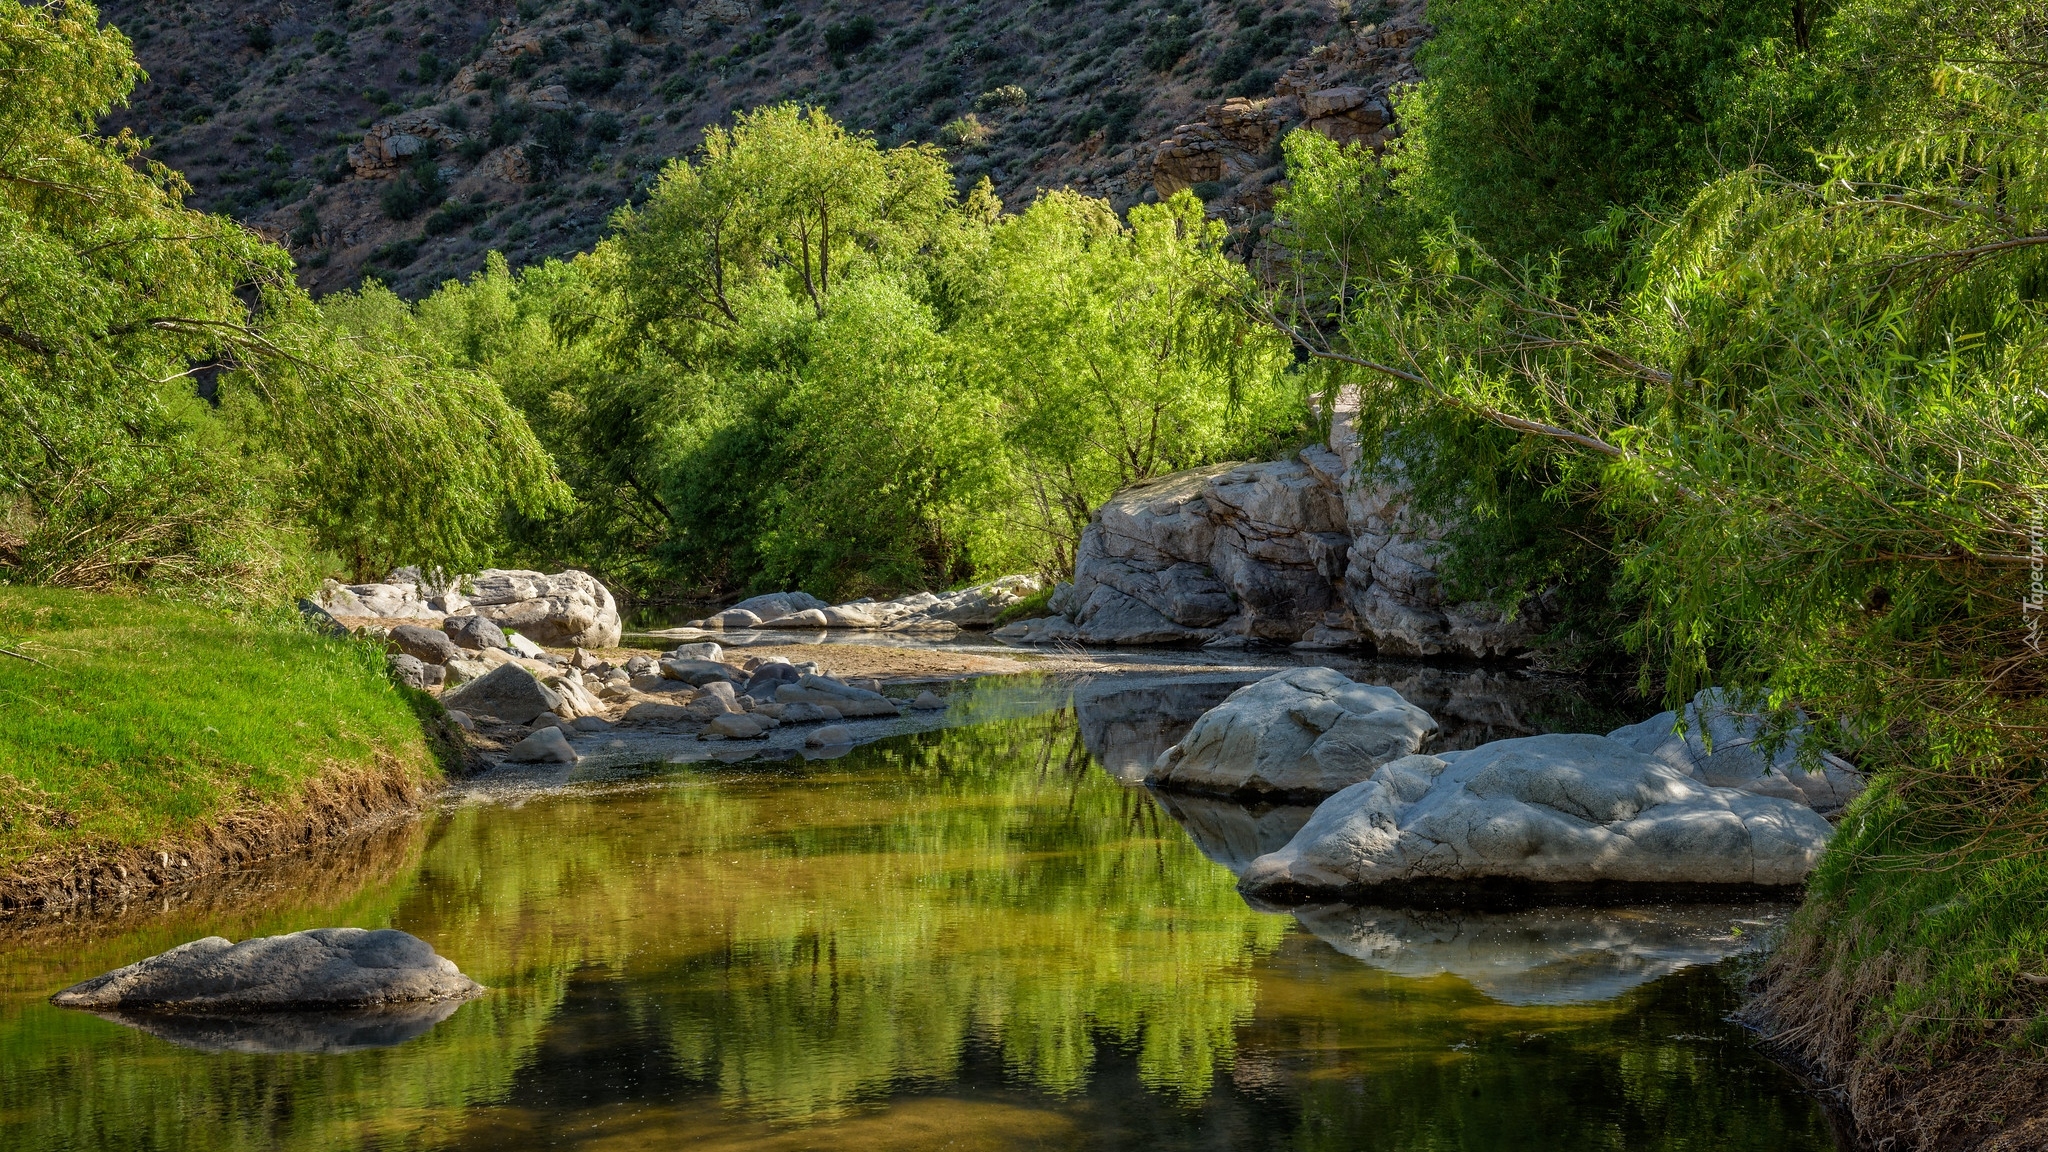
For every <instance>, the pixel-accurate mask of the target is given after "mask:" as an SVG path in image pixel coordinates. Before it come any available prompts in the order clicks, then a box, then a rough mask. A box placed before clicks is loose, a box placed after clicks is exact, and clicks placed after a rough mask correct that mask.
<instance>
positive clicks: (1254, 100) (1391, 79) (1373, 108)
mask: <svg viewBox="0 0 2048 1152" xmlns="http://www.w3.org/2000/svg"><path fill="white" fill-rule="evenodd" d="M1428 34H1429V28H1428V25H1427V24H1426V23H1425V22H1424V20H1423V5H1422V4H1420V3H1411V4H1405V5H1402V6H1400V7H1398V8H1396V9H1394V11H1393V13H1392V14H1391V15H1389V16H1388V17H1387V18H1386V19H1384V20H1383V21H1381V22H1380V23H1378V24H1372V25H1365V26H1363V27H1356V28H1353V29H1350V30H1349V34H1348V35H1344V36H1340V37H1337V38H1335V39H1333V40H1332V41H1330V42H1329V43H1327V44H1322V45H1319V46H1317V47H1316V49H1315V50H1314V51H1312V52H1310V53H1309V54H1308V55H1307V56H1306V57H1304V58H1302V59H1301V60H1298V61H1296V62H1295V64H1294V65H1293V66H1292V67H1290V68H1288V69H1287V70H1286V71H1285V72H1283V73H1281V74H1280V78H1279V80H1277V81H1276V82H1275V83H1274V85H1273V90H1272V94H1271V95H1267V96H1256V97H1246V96H1236V97H1232V98H1231V99H1228V100H1225V101H1223V102H1222V103H1220V104H1211V105H1209V106H1208V107H1206V108H1204V109H1203V110H1202V118H1201V119H1199V120H1196V121H1193V122H1191V123H1187V124H1183V125H1181V126H1180V127H1178V128H1175V129H1174V130H1173V133H1172V134H1171V135H1169V136H1168V137H1167V138H1166V139H1164V140H1162V141H1160V142H1159V143H1158V144H1156V145H1154V146H1152V147H1151V150H1150V161H1151V163H1150V176H1151V181H1152V187H1153V190H1154V191H1155V193H1156V194H1157V195H1158V196H1160V197H1162V198H1163V197H1167V196H1171V195H1173V194H1174V193H1175V192H1178V191H1180V190H1181V189H1183V188H1191V187H1195V186H1196V185H1209V186H1211V187H1210V188H1209V189H1208V190H1207V192H1208V199H1209V202H1210V204H1211V205H1212V206H1215V207H1219V208H1223V207H1234V208H1237V209H1240V210H1241V211H1243V212H1245V213H1257V212H1265V211H1270V210H1271V209H1272V207H1273V202H1274V199H1275V194H1276V192H1277V184H1278V182H1279V180H1280V179H1281V177H1282V175H1283V174H1284V173H1283V172H1282V170H1281V168H1280V166H1279V161H1280V158H1279V156H1278V154H1277V152H1276V146H1277V145H1278V143H1279V141H1280V138H1281V137H1283V136H1285V135H1286V134H1287V133H1289V132H1291V131H1293V130H1294V129H1296V128H1307V129H1308V130H1310V131H1312V132H1317V133H1320V134H1322V135H1324V136H1327V137H1329V138H1330V139H1332V140H1335V141H1336V142H1337V143H1339V144H1353V143H1356V144H1362V145H1364V146H1365V147H1368V148H1371V149H1374V150H1375V151H1377V150H1379V149H1381V148H1384V147H1385V146H1386V145H1387V143H1388V142H1390V141H1391V140H1393V138H1394V137H1395V136H1397V135H1399V134H1400V129H1399V127H1398V126H1397V125H1396V124H1395V121H1394V109H1393V93H1394V90H1395V89H1396V88H1397V87H1399V86H1400V85H1402V84H1409V83H1413V82H1414V81H1415V80H1416V79H1417V78H1418V75H1419V74H1418V73H1417V72H1416V69H1415V60H1414V58H1415V50H1416V48H1418V47H1419V46H1421V44H1422V43H1423V41H1424V40H1426V39H1427V38H1428ZM1218 186H1220V187H1218Z"/></svg>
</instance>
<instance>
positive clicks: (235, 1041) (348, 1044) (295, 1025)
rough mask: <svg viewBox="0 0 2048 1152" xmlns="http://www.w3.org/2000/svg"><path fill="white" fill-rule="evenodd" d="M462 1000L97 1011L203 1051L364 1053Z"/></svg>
mask: <svg viewBox="0 0 2048 1152" xmlns="http://www.w3.org/2000/svg"><path fill="white" fill-rule="evenodd" d="M464 1003H465V1001H462V1000H442V1001H439V1002H437V1003H432V1004H392V1005H387V1006H385V1007H382V1008H358V1009H352V1010H349V1011H340V1012H251V1013H244V1014H238V1015H208V1014H200V1013H188V1012H99V1013H95V1015H98V1016H101V1017H104V1018H105V1019H108V1020H112V1021H114V1022H115V1023H117V1024H126V1025H128V1026H129V1027H130V1028H137V1029H140V1030H142V1031H144V1032H147V1033H149V1034H150V1035H152V1036H156V1037H159V1038H161V1039H164V1040H168V1041H170V1042H171V1043H173V1044H176V1045H178V1046H179V1047H180V1048H194V1049H197V1050H199V1051H201V1052H254V1053H266V1054H274V1053H287V1052H327V1053H333V1052H362V1051H365V1050H367V1049H371V1048H389V1047H391V1046H393V1045H395V1044H403V1043H405V1042H406V1041H408V1040H412V1039H414V1038H416V1037H419V1036H422V1035H424V1034H425V1033H426V1031H427V1030H428V1029H429V1028H432V1027H433V1026H434V1025H436V1024H439V1023H440V1022H441V1021H443V1020H446V1019H447V1018H448V1017H450V1016H453V1015H454V1014H455V1011H456V1009H458V1008H461V1007H462V1005H463V1004H464Z"/></svg>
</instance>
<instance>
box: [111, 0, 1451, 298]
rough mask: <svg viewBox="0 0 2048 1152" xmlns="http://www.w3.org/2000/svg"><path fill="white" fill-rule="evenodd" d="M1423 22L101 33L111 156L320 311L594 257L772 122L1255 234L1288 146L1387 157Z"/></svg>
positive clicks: (121, 22) (413, 2) (871, 22)
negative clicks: (253, 231) (236, 225)
mask: <svg viewBox="0 0 2048 1152" xmlns="http://www.w3.org/2000/svg"><path fill="white" fill-rule="evenodd" d="M1420 11H1421V4H1420V2H1419V0H1411V2H1410V3H1409V4H1406V5H1403V6H1402V7H1401V8H1399V9H1398V10H1397V9H1395V8H1392V7H1384V6H1383V7H1379V8H1376V9H1374V10H1371V11H1363V10H1361V11H1352V10H1350V9H1349V8H1348V7H1345V6H1339V7H1332V6H1331V5H1330V4H1329V3H1327V2H1326V0H1280V2H1277V3H1263V4H1260V3H1241V4H1231V3H1216V2H1209V3H1202V2H1198V0H1167V2H1165V3H1155V4H1145V3H1137V2H1128V0H984V2H982V3H979V4H976V3H965V4H947V3H933V4H927V5H918V4H913V3H905V2H900V0H897V2H885V3H878V4H845V3H835V2H831V0H826V2H817V0H781V2H778V0H679V2H677V3H670V2H666V0H629V2H624V3H617V2H607V3H595V2H592V0H517V2H514V0H471V2H469V3H462V4H458V3H454V2H451V0H397V2H388V0H296V2H294V0H182V2H180V0H174V2H172V3H162V2H157V0H151V2H141V0H107V3H105V5H104V6H103V8H102V15H103V16H104V17H105V19H106V20H108V21H109V22H110V23H113V24H114V25H116V26H118V27H120V28H121V29H123V30H124V31H125V32H127V33H128V35H129V36H130V37H131V38H132V39H133V40H134V42H135V45H136V52H137V55H138V56H139V58H140V59H141V60H142V62H143V64H144V66H145V67H146V68H147V69H148V71H149V74H150V76H149V80H148V82H147V83H145V84H144V85H143V86H141V87H140V88H139V89H138V90H137V92H136V93H135V97H134V100H133V103H132V106H131V107H129V108H127V109H124V110H122V111H121V112H120V113H119V114H117V115H116V116H115V117H114V119H113V122H112V123H113V126H115V127H128V128H132V129H133V130H135V131H136V132H137V133H139V134H141V135H144V136H147V137H149V138H151V140H152V141H153V145H152V154H153V155H155V156H156V157H157V158H159V159H161V160H163V161H164V162H166V163H168V164H170V165H171V166H172V167H174V168H177V169H179V170H180V171H182V172H184V173H185V174H186V175H187V177H188V178H189V179H190V180H191V182H192V185H193V195H192V202H193V203H194V204H196V205H197V206H200V207H204V208H207V209H211V210H216V211H223V212H227V213H230V214H232V215H234V216H236V217H237V218H239V219H242V220H244V221H247V222H249V223H251V224H253V225H255V226H257V227H259V228H261V229H263V230H264V231H266V232H268V233H269V234H271V235H273V236H274V237H276V238H277V239H280V240H282V241H284V242H285V243H287V244H289V245H290V247H291V249H292V252H293V254H294V256H295V257H296V258H297V259H298V260H299V262H300V265H301V267H302V269H303V278H304V280H305V282H306V283H307V284H308V286H309V287H312V288H313V289H315V290H316V291H328V290H333V289H337V288H343V287H348V286H351V285H353V284H355V283H356V282H358V281H359V280H360V279H361V278H362V277H363V276H365V275H375V276H378V277H380V278H382V279H385V280H386V281H387V282H389V283H391V284H392V285H393V286H394V287H396V288H397V289H399V290H400V291H401V292H403V293H405V294H407V295H418V294H421V293H423V292H425V291H428V290H430V289H431V288H432V287H433V286H434V285H435V284H437V283H439V282H440V281H441V280H443V279H446V278H448V277H451V276H457V275H463V274H466V273H468V272H471V271H473V270H475V269H476V268H477V267H479V266H480V265H481V264H482V262H483V258H484V254H485V253H486V252H487V251H489V250H491V249H493V248H496V249H500V250H502V251H504V252H505V253H506V254H507V256H508V257H510V259H511V260H512V262H513V263H514V264H515V265H518V264H524V263H528V262H532V261H535V260H539V259H544V258H546V257H547V256H550V255H558V254H564V253H569V252H573V251H576V250H578V249H582V248H587V247H588V246H589V245H590V244H591V243H592V242H594V241H595V240H596V238H597V237H598V235H599V234H600V233H601V231H602V229H603V224H604V220H605V218H606V216H607V214H608V213H609V212H610V211H611V210H612V209H613V208H615V207H616V206H618V205H619V204H620V203H621V202H623V201H624V200H626V199H627V198H628V197H630V196H632V195H634V194H636V193H638V192H640V191H642V190H644V189H645V188H646V187H647V186H648V185H649V184H650V183H651V182H652V181H653V179H654V178H655V176H656V174H657V173H658V172H659V169H660V166H661V164H662V163H663V162H664V161H665V160H666V159H667V158H668V157H671V156H675V155H681V154H685V153H687V152H689V151H690V150H691V149H693V148H694V147H695V146H696V145H697V143H698V141H699V140H700V139H701V138H702V131H703V129H704V127H705V126H706V125H708V124H712V123H715V122H717V121H718V120H720V119H721V118H722V117H725V116H727V115H729V114H730V113H731V112H732V111H734V110H737V109H743V108H749V107H754V106H756V105H760V104H765V103H770V102H773V101H777V100H800V101H805V102H809V103H816V104H819V105H822V106H823V107H825V108H826V109H827V110H829V111H830V112H831V113H832V114H833V115H834V116H836V117H838V118H840V119H841V120H842V121H843V122H845V123H847V124H849V125H851V126H853V127H855V128H858V129H862V130H865V131H870V132H873V133H874V134H875V135H876V136H877V137H878V138H879V139H881V140H882V141H883V142H885V143H892V144H893V143H898V142H902V141H906V140H929V141H937V142H939V143H941V144H943V145H945V146H946V148H947V149H948V151H949V152H950V153H951V154H952V156H953V159H954V162H955V166H956V169H957V171H958V172H959V174H960V177H961V179H962V181H963V182H968V181H972V180H976V179H979V178H980V177H981V176H983V175H987V176H988V177H989V178H990V179H991V180H993V181H994V182H995V185H996V188H997V190H998V192H999V193H1000V194H1001V195H1002V197H1003V199H1004V201H1005V202H1006V203H1008V204H1011V205H1012V206H1021V205H1022V204H1024V203H1027V202H1028V201H1029V200H1030V198H1031V196H1032V195H1033V194H1034V193H1035V192H1036V191H1037V190H1039V189H1044V188H1054V187H1061V186H1065V185H1072V186H1074V187H1076V188H1079V189H1082V190H1084V191H1087V192H1090V193H1092V194H1095V195H1102V196H1108V197H1110V198H1111V199H1112V200H1114V201H1115V202H1116V203H1117V204H1118V205H1119V207H1124V206H1128V205H1130V204H1132V203H1136V202H1138V201H1140V200H1142V199H1147V198H1151V197H1156V196H1157V195H1160V194H1162V193H1171V192H1172V191H1174V190H1176V189H1178V188H1181V187H1189V186H1193V187H1194V188H1195V189H1196V191H1197V193H1198V194H1200V195H1202V196H1203V197H1204V198H1205V199H1208V200H1209V201H1210V202H1211V204H1212V207H1213V208H1214V209H1215V210H1216V211H1217V212H1219V213H1220V214H1223V215H1224V216H1226V218H1230V219H1232V220H1233V221H1234V222H1236V223H1240V224H1250V225H1253V226H1256V223H1257V218H1256V213H1257V212H1259V211H1260V210H1261V209H1263V208H1265V207H1268V206H1269V205H1270V200H1271V192H1270V187H1271V185H1272V184H1273V183H1274V182H1275V181H1277V180H1278V178H1279V170H1278V168H1277V167H1276V165H1277V161H1278V155H1277V148H1276V147H1275V141H1276V140H1277V138H1278V135H1279V133H1280V132H1281V131H1282V130H1284V129H1285V128H1287V127H1290V126H1292V125H1293V124H1295V123H1300V122H1303V121H1307V122H1309V123H1311V124H1314V125H1316V126H1317V127H1319V128H1321V129H1323V130H1325V131H1328V132H1330V133H1331V134H1332V135H1336V136H1338V137H1339V138H1385V137H1386V136H1387V135H1390V134H1391V131H1392V129H1390V128H1387V127H1385V125H1386V123H1387V120H1388V119H1389V117H1390V114H1389V113H1388V112H1387V108H1386V102H1385V99H1384V97H1385V93H1386V89H1387V87H1388V86H1389V85H1390V84H1392V83H1396V82H1398V81H1399V80H1401V79H1403V78H1405V77H1407V76H1409V75H1412V71H1411V70H1410V67H1409V65H1408V57H1409V55H1410V54H1411V53H1412V50H1413V46H1414V43H1415V42H1417V41H1418V40H1419V34H1420V33H1419V29H1420ZM1276 88H1277V92H1276ZM1332 93H1334V95H1332ZM1231 97H1247V98H1249V99H1238V100H1231V99H1230V98H1231ZM1218 101H1225V102H1224V103H1221V104H1218V103H1216V102H1218Z"/></svg>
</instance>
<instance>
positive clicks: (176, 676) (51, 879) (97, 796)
mask: <svg viewBox="0 0 2048 1152" xmlns="http://www.w3.org/2000/svg"><path fill="white" fill-rule="evenodd" d="M0 648H4V649H6V650H7V652H6V654H4V655H0V708H4V712H5V715H6V716H7V720H6V722H5V723H4V724H0V911H9V910H19V909H23V908H33V907H38V906H47V905H52V904H62V903H69V902H72V901H75V900H77V899H82V898H85V897H88V896H100V895H114V896H121V895H127V894H131V893H134V892H138V891H140V890H143V889H146V888H148V887H150V886H153V885H154V884H158V883H164V882H170V881H175V880H177V879H182V878H185V877H189V876H195V875H200V874H204V873H205V872H206V871H208V870H211V869H215V868H219V867H223V866H229V865H232V864H233V863H235V862H237V861H246V860H250V859H255V858H260V857H263V856H267V855H273V854H275V853H277V852H279V851H284V850H287V849H290V848H296V847H303V846H307V845H311V844H315V843H318V842H319V840H320V839H321V838H322V837H323V836H326V835H331V834H333V833H335V832H337V831H340V830H342V829H344V828H346V827H350V826H353V825H356V824H359V823H361V822H363V821H364V820H367V819H371V818H374V817H376V816H379V815H384V814H388V813H389V812H391V811H393V810H396V809H399V808H404V807H410V806H412V805H414V804H416V803H417V802H418V800H419V798H420V796H422V795H423V794H424V792H425V790H426V789H427V788H428V787H429V786H430V785H431V784H432V783H433V782H434V781H435V780H438V779H439V778H440V776H441V774H442V771H443V765H442V761H441V760H440V759H439V751H440V750H439V749H438V748H437V747H436V742H435V741H434V739H433V738H432V737H431V736H430V735H429V734H430V733H431V732H432V731H434V730H435V729H434V728H433V727H432V725H431V724H430V723H428V722H427V720H428V718H429V714H430V713H432V712H434V711H436V706H435V705H434V704H433V703H432V702H431V701H430V700H429V699H427V698H426V697H425V696H423V695H420V694H415V693H409V692H407V691H406V690H404V689H401V688H399V687H398V686H396V685H394V684H393V683H392V682H391V681H390V680H389V679H388V678H387V677H386V676H385V674H384V658H383V654H382V653H381V652H380V651H378V650H377V649H375V648H374V647H372V646H369V645H365V644H361V643H358V642H355V641H351V640H346V639H340V638H335V637H330V636H323V635H318V634H316V633H314V632H312V631H311V630H309V629H307V628H305V627H304V626H302V625H300V624H299V622H298V621H297V620H296V619H295V618H293V617H291V616H290V615H288V614H282V613H281V614H278V615H274V616H273V615H264V614H257V615H237V614H230V613H227V612H223V611H220V610H217V609H210V608H206V607H202V606H197V605H192V604H184V603H175V602H169V601H164V600H158V599H149V598H137V597H128V596H117V595H104V594H94V593H86V592H75V591H69V590H64V589H53V588H22V587H0Z"/></svg>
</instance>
